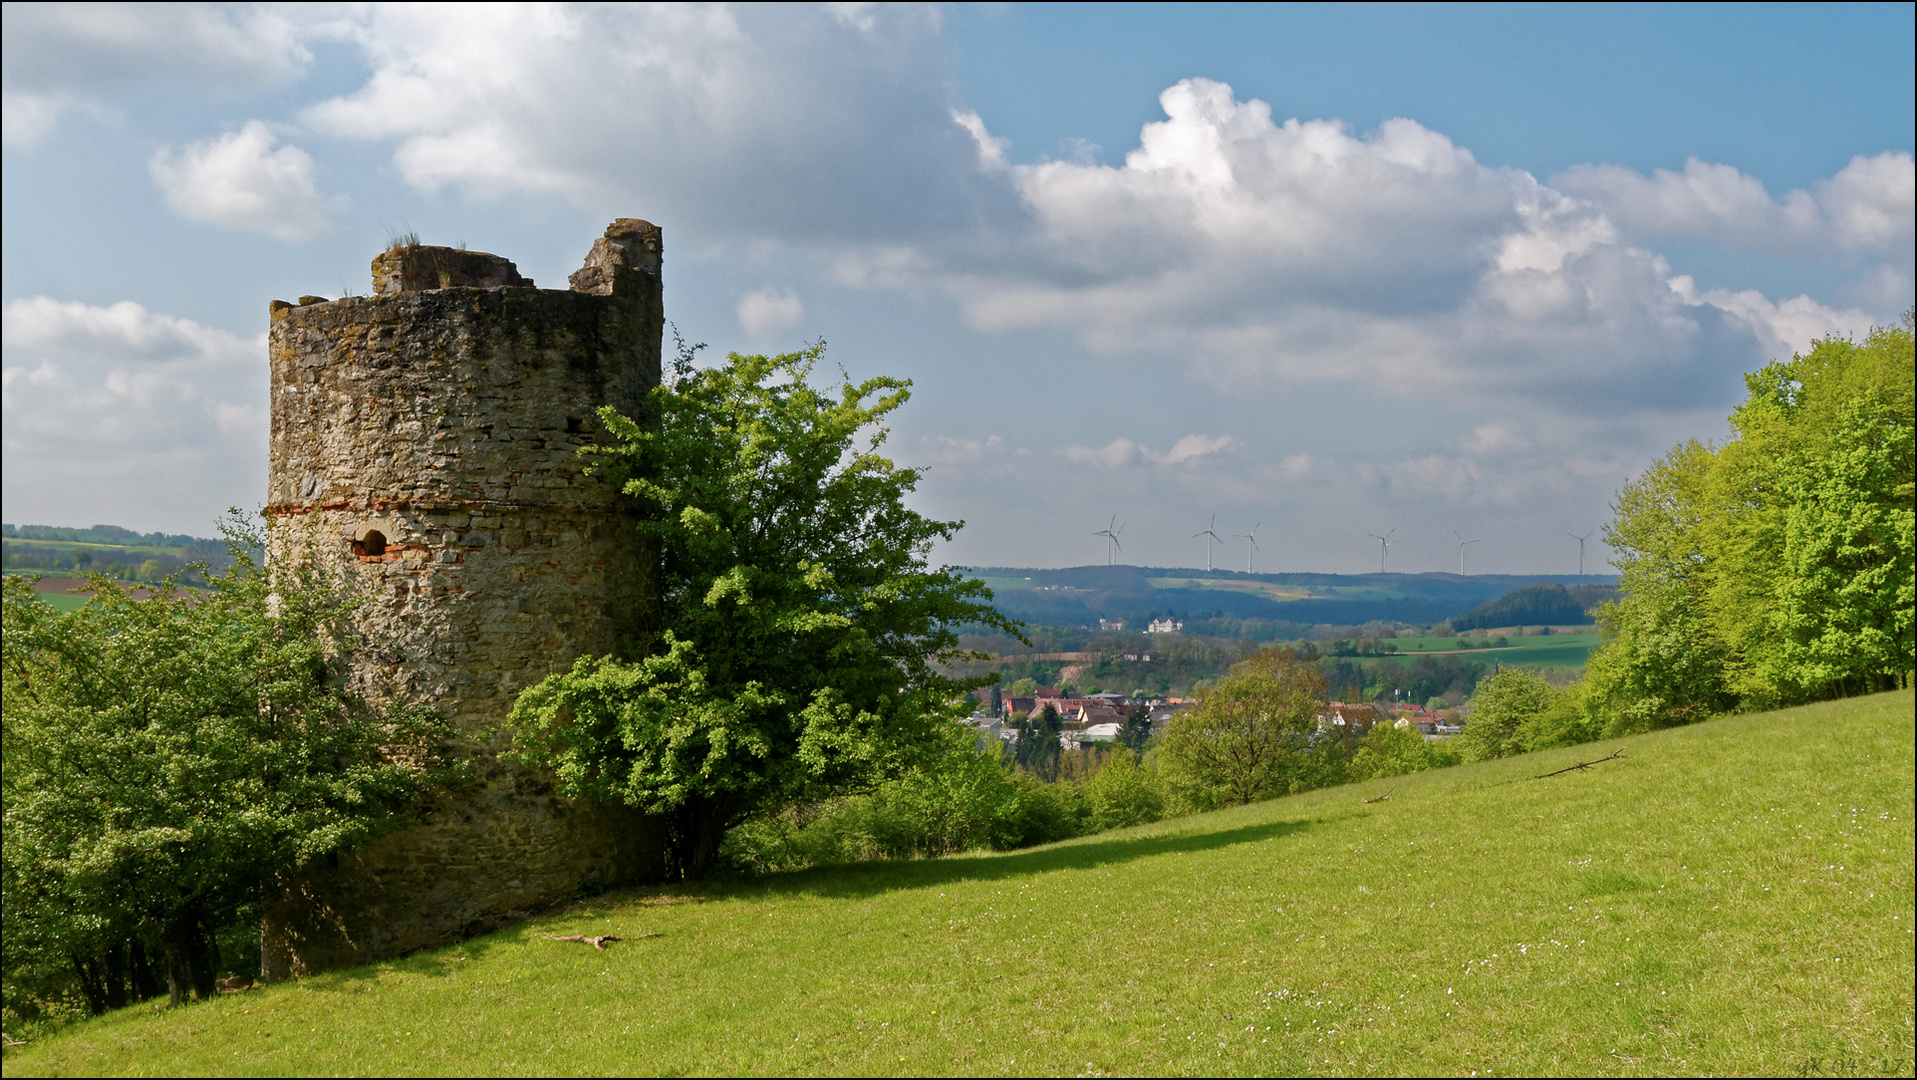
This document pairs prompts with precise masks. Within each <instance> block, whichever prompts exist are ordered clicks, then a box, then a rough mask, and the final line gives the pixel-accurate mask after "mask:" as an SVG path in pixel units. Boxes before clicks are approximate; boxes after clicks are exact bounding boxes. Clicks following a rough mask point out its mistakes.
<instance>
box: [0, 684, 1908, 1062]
mask: <svg viewBox="0 0 1917 1080" xmlns="http://www.w3.org/2000/svg"><path fill="white" fill-rule="evenodd" d="M1912 706H1913V702H1912V696H1911V694H1910V692H1908V691H1903V692H1898V693H1892V694H1883V695H1878V696H1876V697H1872V698H1865V699H1858V700H1853V701H1845V702H1833V703H1827V704H1823V705H1816V706H1810V707H1807V708H1801V709H1792V710H1787V711H1783V712H1776V713H1768V714H1762V715H1755V716H1744V717H1731V718H1725V719H1722V720H1717V721H1712V722H1709V723H1705V724H1700V725H1697V726H1694V727H1690V728H1683V729H1678V730H1673V731H1666V732H1660V733H1657V734H1653V735H1646V736H1639V737H1635V738H1630V739H1624V740H1617V741H1615V742H1607V743H1604V744H1602V745H1598V746H1585V747H1578V748H1574V749H1570V750H1556V751H1549V752H1545V753H1539V754H1532V755H1528V756H1526V757H1521V758H1513V759H1507V760H1504V761H1497V762H1487V763H1483V764H1480V765H1473V766H1464V767H1460V768H1455V769H1446V770H1440V771H1436V772H1429V773H1423V774H1419V775H1417V776H1412V777H1401V778H1397V779H1393V780H1384V781H1377V782H1373V783H1370V784H1364V785H1354V786H1351V787H1345V788H1336V789H1331V790H1327V791H1318V792H1312V793H1309V794H1306V795H1301V796H1295V797H1292V798H1288V799H1279V800H1275V801H1272V802H1267V803H1261V804H1258V805H1254V806H1249V807H1241V808H1238V809H1235V810H1229V811H1224V812H1221V813H1216V814H1209V815H1204V816H1201V817H1194V818H1186V819H1182V820H1176V821H1169V822H1161V823H1159V824H1157V825H1153V826H1147V827H1143V828H1138V829H1132V830H1126V831H1123V832H1117V833H1105V834H1101V835H1098V836H1093V837H1087V838H1084V839H1081V840H1077V841H1072V842H1068V843H1063V844H1058V845H1053V846H1051V847H1047V848H1041V849H1034V850H1028V851H1021V852H1012V853H1007V854H999V855H981V856H973V857H964V858H953V859H940V860H925V861H917V862H896V863H872V864H862V865H858V866H853V867H845V868H836V869H827V870H818V871H811V872H806V873H799V874H789V875H780V876H776V877H771V878H766V879H760V880H755V881H749V882H744V883H732V884H722V885H703V886H687V887H680V888H673V889H665V890H649V891H639V892H633V893H625V894H614V895H607V896H603V897H599V898H595V899H593V900H591V901H588V902H583V903H580V904H578V905H575V906H574V907H573V908H572V909H570V910H568V911H566V912H563V913H559V914H554V915H551V916H548V917H545V918H542V919H539V920H536V921H534V922H531V923H527V924H524V925H522V926H519V927H516V928H513V929H510V930H507V931H504V932H501V933H498V934H494V935H491V936H489V937H485V938H480V939H476V940H474V941H471V942H468V943H466V944H465V945H463V946H458V947H452V948H446V949H441V950H437V951H433V952H426V953H421V954H418V955H415V956H413V957H410V958H407V959H404V960H399V961H395V962H392V963H387V964H380V965H375V966H372V967H367V968H362V969H358V970H355V971H349V972H341V973H336V974H331V975H326V976H321V977H318V978H312V979H307V980H305V981H303V982H301V983H298V984H296V985H282V986H276V987H272V988H270V989H267V990H263V991H258V992H253V993H248V994H240V995H233V996H229V997H225V998H221V999H219V1000H216V1001H213V1002H209V1003H205V1004H201V1005H195V1006H191V1007H188V1008H184V1009H180V1010H177V1011H173V1012H167V1011H165V1010H160V1009H155V1008H153V1007H152V1006H150V1005H149V1006H145V1007H139V1008H133V1009H127V1010H123V1011H122V1012H120V1013H117V1014H114V1015H111V1016H107V1017H103V1018H100V1019H97V1020H94V1021H90V1022H87V1023H84V1024H80V1025H76V1026H74V1027H72V1028H70V1029H67V1030H66V1031H63V1032H61V1033H59V1034H57V1035H55V1036H52V1037H50V1038H47V1039H45V1040H44V1041H40V1042H36V1043H34V1044H32V1045H29V1046H27V1047H25V1048H23V1049H18V1050H10V1051H8V1052H7V1056H6V1071H7V1074H8V1075H9V1076H13V1075H21V1076H24V1075H29V1074H54V1073H97V1074H108V1073H115V1074H118V1073H142V1074H146V1073H179V1074H232V1073H245V1074H254V1075H259V1074H286V1073H335V1072H345V1073H405V1074H422V1073H424V1074H454V1073H476V1074H492V1073H531V1072H539V1073H605V1072H621V1073H859V1074H889V1073H941V1074H944V1073H1019V1074H1028V1073H1069V1074H1079V1073H1084V1072H1088V1071H1090V1072H1101V1073H1177V1074H1193V1075H1218V1074H1233V1075H1236V1074H1252V1073H1262V1074H1272V1073H1289V1074H1317V1073H1403V1074H1414V1075H1416V1074H1432V1075H1444V1074H1458V1075H1468V1074H1471V1073H1473V1072H1476V1073H1478V1074H1481V1075H1518V1074H1539V1073H1545V1074H1586V1073H1597V1074H1606V1075H1611V1074H1668V1073H1747V1074H1771V1075H1777V1074H1784V1073H1797V1074H1800V1075H1801V1074H1806V1073H1808V1074H1836V1073H1840V1072H1849V1073H1856V1072H1864V1073H1890V1074H1893V1075H1895V1074H1899V1073H1901V1074H1902V1075H1910V1072H1911V1058H1912V1042H1913V1037H1912V1016H1913V990H1912V985H1913V975H1914V970H1913V969H1914V967H1917V964H1914V963H1913V956H1914V953H1913V950H1914V948H1917V946H1914V945H1913V942H1914V941H1917V938H1913V935H1912V930H1913V926H1912V923H1913V912H1912V907H1913V835H1912V827H1911V821H1912V814H1913V786H1914V784H1917V778H1914V777H1913V739H1912V736H1913V721H1912ZM1618 746H1622V747H1623V748H1624V751H1625V753H1626V754H1627V755H1628V756H1627V757H1625V758H1623V759H1621V760H1616V761H1608V762H1605V763H1604V764H1602V765H1598V766H1596V767H1594V768H1592V769H1590V770H1587V771H1584V772H1574V773H1570V774H1567V775H1563V776H1557V777H1552V778H1549V779H1543V780H1523V779H1521V778H1523V777H1528V776H1531V775H1533V774H1536V773H1541V772H1544V771H1547V770H1550V769H1555V768H1559V767H1561V766H1563V765H1566V764H1569V763H1571V762H1574V761H1581V760H1589V759H1592V758H1596V757H1601V756H1602V755H1604V754H1606V753H1609V752H1610V751H1611V750H1612V749H1614V748H1616V747H1618ZM1508 781H1517V782H1508ZM1386 791H1389V792H1390V794H1391V798H1390V799H1389V800H1388V801H1384V802H1378V803H1370V804H1367V803H1365V802H1363V801H1362V800H1363V799H1364V798H1367V797H1371V796H1375V795H1378V794H1381V793H1384V792H1386ZM606 933H611V934H618V935H621V936H623V937H625V938H627V939H628V940H625V941H621V942H617V943H613V944H611V945H609V946H608V950H607V951H605V952H595V951H593V950H592V949H590V948H588V947H586V946H582V945H577V944H570V943H563V942H556V941H550V940H546V939H545V938H544V937H543V935H546V934H606ZM642 934H658V935H661V936H659V937H656V938H641V937H640V935H642Z"/></svg>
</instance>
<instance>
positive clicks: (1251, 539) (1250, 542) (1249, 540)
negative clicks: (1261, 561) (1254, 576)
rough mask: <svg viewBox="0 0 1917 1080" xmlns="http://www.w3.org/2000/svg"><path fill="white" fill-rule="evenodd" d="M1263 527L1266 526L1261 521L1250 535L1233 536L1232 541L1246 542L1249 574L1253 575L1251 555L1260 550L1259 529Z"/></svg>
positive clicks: (1246, 559)
mask: <svg viewBox="0 0 1917 1080" xmlns="http://www.w3.org/2000/svg"><path fill="white" fill-rule="evenodd" d="M1262 525H1264V522H1262V521H1261V522H1259V523H1258V524H1257V525H1253V526H1252V527H1251V531H1250V532H1248V533H1232V534H1231V535H1232V539H1234V540H1243V541H1244V542H1245V573H1247V574H1249V573H1251V553H1252V552H1254V551H1257V550H1258V529H1259V527H1260V526H1262Z"/></svg>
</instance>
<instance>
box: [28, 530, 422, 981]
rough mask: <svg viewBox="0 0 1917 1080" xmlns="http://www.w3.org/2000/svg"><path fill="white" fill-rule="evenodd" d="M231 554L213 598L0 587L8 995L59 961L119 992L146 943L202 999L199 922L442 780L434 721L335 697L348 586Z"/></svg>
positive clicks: (206, 944) (207, 957)
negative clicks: (273, 572)
mask: <svg viewBox="0 0 1917 1080" xmlns="http://www.w3.org/2000/svg"><path fill="white" fill-rule="evenodd" d="M229 550H230V551H231V554H232V556H233V559H234V565H233V567H232V568H231V569H230V570H228V571H227V572H226V573H225V574H223V575H220V576H216V577H213V578H211V579H210V585H211V587H210V588H208V589H205V590H194V591H192V592H190V593H189V592H184V591H182V590H179V589H177V588H176V587H175V584H174V583H173V582H171V581H169V582H164V583H161V584H158V585H156V586H154V587H152V588H151V589H150V590H142V592H143V593H145V594H146V595H144V596H138V595H135V594H134V593H132V592H129V591H128V590H127V589H126V588H124V587H122V586H120V585H117V584H115V583H114V582H113V581H111V580H109V579H108V578H106V577H104V576H100V575H95V576H93V577H92V578H90V579H89V585H90V587H91V589H92V591H93V597H92V599H90V600H88V601H87V603H86V604H85V606H83V607H81V608H80V609H79V610H77V611H74V612H71V613H68V614H65V615H61V614H58V613H56V612H55V611H54V610H53V609H52V608H50V607H48V606H47V605H46V604H44V603H41V602H39V600H38V599H37V598H36V597H35V596H34V594H33V589H32V584H31V581H30V579H27V578H24V577H8V578H7V579H6V583H5V591H4V607H3V608H0V610H3V611H4V619H5V631H4V643H5V648H4V664H3V665H0V670H3V671H4V688H5V689H4V710H5V724H4V741H5V751H4V753H5V760H6V769H5V773H4V781H3V782H0V790H3V791H4V800H5V826H4V828H5V843H4V847H3V848H0V851H3V852H4V868H5V879H4V887H5V903H4V920H5V949H6V970H7V978H8V983H9V986H8V991H9V998H10V999H11V998H13V997H14V990H15V989H16V988H17V987H18V985H19V984H18V983H17V982H16V980H17V979H19V978H23V977H26V976H27V975H30V974H31V973H32V972H34V971H36V970H40V969H44V968H45V967H46V966H47V965H49V964H51V965H53V966H54V967H61V966H64V965H66V964H68V963H71V964H72V965H73V966H74V967H75V968H76V969H77V970H78V973H79V975H80V979H81V987H82V990H83V992H85V993H86V996H87V997H88V998H89V1004H91V1005H92V1006H93V1007H94V1008H95V1009H96V1010H97V1009H99V1008H103V1007H106V1006H108V1005H112V1004H118V1003H121V1002H123V1001H124V1000H125V997H126V977H127V975H128V971H127V969H126V961H127V958H128V952H129V947H131V950H132V955H133V957H134V958H135V960H136V961H137V959H138V957H139V956H141V955H142V954H143V951H144V949H145V947H146V946H147V945H148V944H152V945H156V946H157V949H156V951H157V952H158V953H160V954H161V955H163V956H164V959H165V962H166V965H167V976H168V978H169V979H170V981H171V984H172V992H173V997H174V1000H175V1001H178V1000H179V999H180V998H181V996H182V995H183V994H184V993H185V992H186V991H187V990H188V989H189V988H191V989H193V990H194V991H196V992H197V993H199V994H200V995H201V996H207V995H210V994H211V993H212V992H213V980H214V977H215V976H216V975H217V973H218V972H217V968H218V966H219V958H218V956H217V954H216V953H215V952H214V951H213V949H212V937H211V935H212V932H213V931H215V930H217V929H219V928H220V927H222V926H224V925H226V924H228V923H231V922H232V921H233V920H234V919H235V918H236V917H237V915H238V913H239V912H240V911H241V910H242V909H243V908H244V907H246V906H247V905H249V904H251V903H253V902H254V901H255V900H256V899H257V898H258V896H259V892H260V887H261V886H262V884H263V883H264V882H265V881H266V880H267V879H268V878H269V877H270V876H271V875H272V874H273V873H275V872H276V871H278V870H280V869H282V868H284V867H288V866H291V865H294V864H297V863H300V862H303V861H305V860H307V859H311V858H315V857H318V856H323V855H326V854H329V853H337V852H342V851H347V850H350V849H352V848H354V847H356V846H358V845H360V844H363V843H364V842H366V841H367V840H368V839H370V838H371V837H372V836H374V835H375V834H377V833H378V832H380V831H381V830H383V829H386V828H390V827H393V826H395V825H397V824H400V823H402V822H403V821H404V820H405V815H406V813H407V811H408V809H409V808H410V806H411V805H412V803H413V801H414V800H415V799H416V798H417V797H418V796H419V795H420V794H421V793H422V792H424V791H425V790H426V789H427V788H428V787H430V786H431V785H432V784H434V783H436V782H438V781H439V780H442V779H444V778H445V777H446V776H447V775H448V774H447V773H445V772H443V771H442V770H440V769H439V768H438V767H436V766H435V765H434V762H433V759H432V756H431V755H432V748H433V746H434V745H435V743H436V740H437V739H438V738H440V737H441V735H442V727H441V725H440V724H439V723H438V721H437V720H435V719H434V718H433V717H431V716H429V715H426V714H423V713H418V712H414V711H405V710H388V711H383V712H382V711H376V710H374V709H371V708H369V707H367V706H366V705H365V704H364V703H362V702H360V701H358V700H357V699H355V698H353V697H352V696H350V695H349V694H347V693H346V692H345V691H344V690H343V689H342V687H341V685H340V680H339V679H338V678H337V677H336V676H337V672H336V671H335V670H334V668H335V661H336V660H337V659H338V651H337V649H336V647H335V646H336V642H337V641H338V633H337V632H336V631H337V626H338V619H339V616H340V615H341V614H343V613H344V611H345V610H347V609H348V608H349V607H350V606H352V605H353V604H354V603H356V602H357V600H356V598H355V597H353V596H352V595H350V594H344V593H340V592H337V591H334V590H332V589H330V588H328V587H326V586H325V585H323V584H322V583H320V582H319V581H317V580H316V579H315V580H308V579H306V578H304V577H300V576H298V575H297V572H287V573H283V574H281V575H280V576H279V578H278V580H273V579H272V578H271V577H270V576H269V574H268V572H267V571H266V570H265V569H264V568H262V567H261V566H259V565H258V564H257V563H256V562H255V561H254V560H253V558H252V556H251V554H250V552H251V551H252V550H258V538H257V537H256V536H253V535H251V534H250V533H247V532H244V531H242V532H239V533H236V534H235V535H234V537H233V542H232V543H231V544H230V545H229ZM108 976H111V977H108ZM10 1006H11V1001H10Z"/></svg>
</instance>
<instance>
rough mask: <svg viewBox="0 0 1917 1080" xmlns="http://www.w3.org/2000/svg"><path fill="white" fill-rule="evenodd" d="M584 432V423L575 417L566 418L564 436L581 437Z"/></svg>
mask: <svg viewBox="0 0 1917 1080" xmlns="http://www.w3.org/2000/svg"><path fill="white" fill-rule="evenodd" d="M585 431H586V422H585V421H583V420H581V419H579V418H578V417H576V416H568V417H566V434H568V435H582V434H584V433H585Z"/></svg>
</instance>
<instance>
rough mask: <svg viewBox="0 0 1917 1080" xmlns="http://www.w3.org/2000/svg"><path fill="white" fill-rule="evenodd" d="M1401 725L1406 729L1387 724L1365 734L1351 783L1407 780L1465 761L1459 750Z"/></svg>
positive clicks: (1352, 771) (1409, 725) (1356, 755)
mask: <svg viewBox="0 0 1917 1080" xmlns="http://www.w3.org/2000/svg"><path fill="white" fill-rule="evenodd" d="M1399 723H1403V724H1404V726H1403V727H1399V726H1397V725H1396V724H1384V723H1378V724H1373V725H1371V730H1370V731H1368V732H1366V733H1365V737H1364V740H1363V741H1362V742H1360V743H1359V744H1358V752H1357V753H1356V754H1354V755H1352V758H1351V769H1350V774H1349V775H1350V777H1351V779H1353V780H1375V779H1377V778H1379V777H1384V776H1406V775H1409V774H1411V773H1414V772H1423V771H1424V770H1426V769H1442V768H1446V767H1448V766H1451V765H1456V764H1458V763H1460V762H1462V761H1463V760H1464V756H1463V755H1462V754H1460V753H1459V752H1458V751H1457V750H1456V749H1454V748H1452V747H1450V746H1446V745H1445V744H1443V743H1436V742H1432V741H1431V740H1429V739H1426V738H1425V737H1424V736H1423V735H1421V734H1419V733H1418V729H1417V727H1416V726H1414V725H1412V724H1410V723H1408V722H1405V721H1399Z"/></svg>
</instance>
